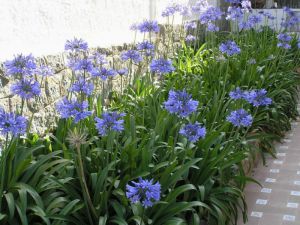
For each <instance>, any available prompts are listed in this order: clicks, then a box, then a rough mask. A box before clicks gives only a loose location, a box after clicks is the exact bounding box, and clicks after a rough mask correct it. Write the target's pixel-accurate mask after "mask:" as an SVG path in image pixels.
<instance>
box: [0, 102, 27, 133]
mask: <svg viewBox="0 0 300 225" xmlns="http://www.w3.org/2000/svg"><path fill="white" fill-rule="evenodd" d="M27 124H28V121H27V119H26V118H25V117H23V116H20V115H16V114H15V113H7V112H5V111H4V110H3V109H2V108H0V133H1V134H2V135H4V136H6V135H9V134H11V135H12V136H17V135H20V134H24V133H26V129H27Z"/></svg>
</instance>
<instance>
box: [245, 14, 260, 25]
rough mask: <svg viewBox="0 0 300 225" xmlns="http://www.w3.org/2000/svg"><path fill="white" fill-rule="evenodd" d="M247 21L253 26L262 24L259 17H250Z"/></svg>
mask: <svg viewBox="0 0 300 225" xmlns="http://www.w3.org/2000/svg"><path fill="white" fill-rule="evenodd" d="M248 21H249V22H250V23H251V24H253V25H255V24H259V23H261V22H262V17H261V15H250V16H249V18H248Z"/></svg>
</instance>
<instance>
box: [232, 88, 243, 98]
mask: <svg viewBox="0 0 300 225" xmlns="http://www.w3.org/2000/svg"><path fill="white" fill-rule="evenodd" d="M229 96H230V98H231V99H234V100H238V99H243V98H244V97H245V92H244V91H242V90H241V89H240V88H239V87H237V88H236V89H235V90H234V91H231V92H230V93H229Z"/></svg>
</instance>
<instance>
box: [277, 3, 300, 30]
mask: <svg viewBox="0 0 300 225" xmlns="http://www.w3.org/2000/svg"><path fill="white" fill-rule="evenodd" d="M283 11H284V12H285V13H286V14H287V18H286V20H285V21H283V22H282V24H281V25H282V26H283V27H284V28H285V29H288V28H293V27H295V26H297V25H298V24H299V23H300V18H299V17H298V16H297V14H296V13H295V11H293V10H291V9H290V8H288V7H283Z"/></svg>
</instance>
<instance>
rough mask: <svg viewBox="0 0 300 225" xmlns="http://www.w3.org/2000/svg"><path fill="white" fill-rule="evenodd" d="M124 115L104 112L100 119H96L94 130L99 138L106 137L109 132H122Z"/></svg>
mask: <svg viewBox="0 0 300 225" xmlns="http://www.w3.org/2000/svg"><path fill="white" fill-rule="evenodd" d="M124 116H125V113H118V112H106V113H103V114H102V119H101V118H98V117H96V118H95V121H96V128H97V130H98V133H99V135H100V136H106V135H107V134H108V132H109V131H116V132H120V131H122V130H124V125H123V124H124V120H123V119H122V117H124Z"/></svg>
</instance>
